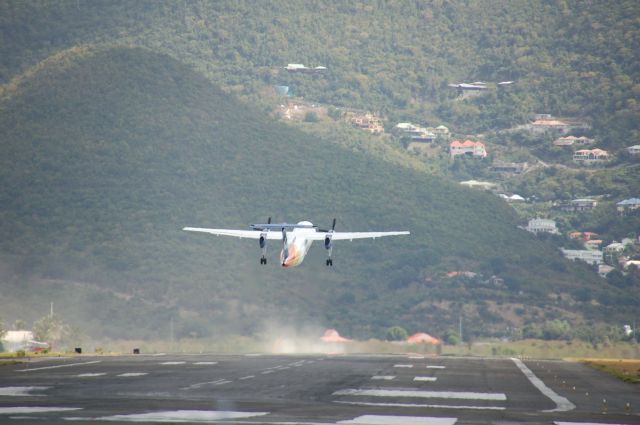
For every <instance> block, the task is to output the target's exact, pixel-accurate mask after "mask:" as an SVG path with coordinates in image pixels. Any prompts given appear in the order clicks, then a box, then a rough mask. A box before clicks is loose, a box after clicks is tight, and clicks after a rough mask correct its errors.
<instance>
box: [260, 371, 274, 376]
mask: <svg viewBox="0 0 640 425" xmlns="http://www.w3.org/2000/svg"><path fill="white" fill-rule="evenodd" d="M261 373H262V374H263V375H268V374H270V373H273V370H263V371H262V372H261Z"/></svg>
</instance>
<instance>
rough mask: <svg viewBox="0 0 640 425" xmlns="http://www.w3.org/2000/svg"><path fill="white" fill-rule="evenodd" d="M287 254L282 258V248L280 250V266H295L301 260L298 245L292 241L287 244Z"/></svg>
mask: <svg viewBox="0 0 640 425" xmlns="http://www.w3.org/2000/svg"><path fill="white" fill-rule="evenodd" d="M288 249H289V256H288V257H287V258H286V260H285V259H284V250H282V251H280V264H282V267H295V266H297V265H298V264H300V263H301V262H302V255H300V250H299V249H298V247H297V246H296V245H295V244H294V243H292V244H289V247H288Z"/></svg>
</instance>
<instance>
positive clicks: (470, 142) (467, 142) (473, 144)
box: [449, 140, 484, 148]
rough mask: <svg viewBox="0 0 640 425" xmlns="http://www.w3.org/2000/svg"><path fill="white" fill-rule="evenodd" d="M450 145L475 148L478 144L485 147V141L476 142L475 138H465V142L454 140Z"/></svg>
mask: <svg viewBox="0 0 640 425" xmlns="http://www.w3.org/2000/svg"><path fill="white" fill-rule="evenodd" d="M449 146H450V147H452V148H475V147H476V146H482V147H483V148H484V143H482V142H474V141H473V140H465V141H464V142H461V141H459V140H454V141H453V142H451V144H450V145H449Z"/></svg>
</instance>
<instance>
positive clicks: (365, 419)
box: [336, 415, 458, 425]
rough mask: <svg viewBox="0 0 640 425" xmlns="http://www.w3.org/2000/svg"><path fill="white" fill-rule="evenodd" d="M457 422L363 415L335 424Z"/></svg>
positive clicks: (435, 424)
mask: <svg viewBox="0 0 640 425" xmlns="http://www.w3.org/2000/svg"><path fill="white" fill-rule="evenodd" d="M457 420H458V419H457V418H434V417H427V416H390V415H363V416H358V417H357V418H354V419H351V420H347V421H339V422H336V423H337V424H353V425H356V424H358V425H359V424H362V425H453V424H455V423H456V421H457Z"/></svg>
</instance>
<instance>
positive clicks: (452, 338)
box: [442, 328, 460, 345]
mask: <svg viewBox="0 0 640 425" xmlns="http://www.w3.org/2000/svg"><path fill="white" fill-rule="evenodd" d="M442 339H443V340H444V342H446V343H447V344H450V345H458V344H460V334H458V332H457V331H456V330H455V329H453V328H449V329H447V331H446V332H445V333H444V336H443V337H442Z"/></svg>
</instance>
